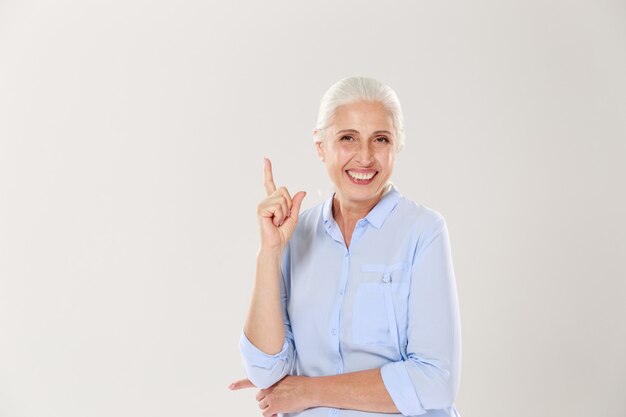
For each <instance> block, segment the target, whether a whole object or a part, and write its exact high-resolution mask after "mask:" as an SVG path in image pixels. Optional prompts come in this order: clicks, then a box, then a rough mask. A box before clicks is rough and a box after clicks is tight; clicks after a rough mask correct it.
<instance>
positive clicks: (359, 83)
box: [313, 77, 404, 151]
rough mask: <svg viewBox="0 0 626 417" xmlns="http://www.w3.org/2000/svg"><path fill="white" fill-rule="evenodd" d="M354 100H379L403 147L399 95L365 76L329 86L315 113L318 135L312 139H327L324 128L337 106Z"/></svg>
mask: <svg viewBox="0 0 626 417" xmlns="http://www.w3.org/2000/svg"><path fill="white" fill-rule="evenodd" d="M355 101H372V102H378V103H381V104H382V105H383V106H384V107H385V108H386V109H387V111H388V112H389V113H390V114H391V118H392V120H393V127H394V130H395V136H396V140H397V141H398V148H397V149H398V151H400V149H402V147H403V146H404V117H403V116H402V107H401V106H400V100H398V96H397V95H396V93H395V92H394V91H393V90H392V89H391V87H389V86H387V85H385V84H383V83H381V82H380V81H378V80H375V79H373V78H368V77H348V78H343V79H341V80H339V81H337V82H336V83H335V84H333V85H331V86H330V88H329V89H328V90H326V93H324V95H323V96H322V100H321V101H320V109H319V113H318V116H317V124H316V126H315V129H317V135H314V137H313V139H314V141H315V142H321V141H323V140H324V139H325V138H326V129H327V128H328V127H329V126H330V125H331V123H332V121H333V117H334V115H335V111H336V110H337V108H338V107H339V106H342V105H344V104H348V103H352V102H355Z"/></svg>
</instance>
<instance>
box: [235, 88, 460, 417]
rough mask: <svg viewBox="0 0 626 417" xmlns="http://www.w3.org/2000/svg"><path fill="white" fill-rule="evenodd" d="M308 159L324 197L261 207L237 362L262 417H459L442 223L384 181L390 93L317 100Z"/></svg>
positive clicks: (394, 148)
mask: <svg viewBox="0 0 626 417" xmlns="http://www.w3.org/2000/svg"><path fill="white" fill-rule="evenodd" d="M313 136H314V139H315V148H316V150H317V154H318V156H319V158H320V159H321V160H322V161H323V162H324V164H325V165H326V169H327V171H328V174H329V175H330V178H331V180H332V182H333V183H334V185H335V191H334V192H333V194H332V195H331V196H329V197H328V198H327V199H326V201H324V202H323V203H321V204H318V205H316V206H314V207H312V208H310V209H308V210H304V211H303V212H302V213H300V206H301V203H302V200H303V198H304V197H305V192H303V191H300V192H298V193H296V194H295V195H293V197H292V196H291V195H290V193H289V192H288V191H287V189H286V188H285V187H280V188H277V187H276V185H275V184H274V179H273V176H272V167H271V163H270V161H269V160H267V159H266V160H265V188H266V191H267V198H265V199H264V200H263V201H262V202H261V203H260V204H259V206H258V209H257V214H258V220H259V224H260V234H261V243H260V247H259V250H258V252H257V264H256V280H255V285H254V290H253V294H252V300H251V304H250V310H249V313H248V316H247V319H246V322H245V325H244V328H243V332H242V334H241V340H240V351H241V355H242V358H243V363H244V367H245V370H246V373H247V376H248V379H245V380H241V381H237V382H235V383H233V384H231V386H230V388H231V389H240V388H247V387H253V386H256V387H259V388H261V390H260V391H259V392H258V395H257V397H256V399H257V401H258V403H259V407H260V409H261V410H262V411H261V412H262V414H263V416H266V417H269V416H275V415H278V414H281V413H282V415H284V416H296V415H297V416H302V417H304V416H307V417H313V416H324V417H328V416H331V417H332V416H337V415H342V416H346V417H352V416H354V417H356V416H383V415H385V416H388V415H389V413H396V415H405V416H417V415H423V416H431V417H435V416H437V417H439V416H458V415H459V414H458V413H457V411H456V408H455V405H454V399H455V396H456V393H457V391H458V387H459V376H460V351H461V338H460V336H461V332H460V319H459V309H458V301H457V291H456V284H455V279H454V270H453V266H452V258H451V251H450V242H449V236H448V230H447V227H446V221H445V219H444V217H443V216H442V215H441V214H440V213H438V212H437V211H435V210H433V209H431V208H429V207H427V206H425V205H423V204H419V203H415V202H413V201H411V200H409V199H408V198H406V197H405V196H403V195H402V194H400V192H399V191H398V190H397V188H396V187H395V186H394V185H393V183H391V182H390V177H391V174H392V172H393V168H394V163H395V160H396V155H397V153H398V151H399V150H400V149H401V148H402V146H403V143H404V134H403V118H402V112H401V107H400V103H399V101H398V98H397V96H396V94H395V93H394V92H393V90H391V88H389V87H388V86H386V85H384V84H382V83H380V82H378V81H376V80H374V79H371V78H363V77H352V78H346V79H343V80H340V81H339V82H337V83H336V84H334V85H333V86H331V87H330V89H329V90H328V91H327V92H326V93H325V94H324V96H323V98H322V101H321V105H320V111H319V117H318V122H317V127H316V128H315V129H314V130H313Z"/></svg>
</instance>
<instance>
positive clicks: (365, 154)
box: [358, 141, 374, 166]
mask: <svg viewBox="0 0 626 417" xmlns="http://www.w3.org/2000/svg"><path fill="white" fill-rule="evenodd" d="M358 162H360V163H361V164H362V165H365V166H367V165H371V164H372V162H374V152H373V150H372V148H371V146H370V144H369V143H368V142H367V141H364V142H363V143H362V144H361V148H360V149H359V154H358Z"/></svg>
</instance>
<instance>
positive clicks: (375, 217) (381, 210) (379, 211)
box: [322, 182, 401, 229]
mask: <svg viewBox="0 0 626 417" xmlns="http://www.w3.org/2000/svg"><path fill="white" fill-rule="evenodd" d="M334 197H335V193H333V194H331V196H330V197H328V198H327V199H326V201H324V205H323V206H322V215H323V218H324V224H325V225H326V226H327V227H328V226H330V225H331V224H332V223H336V222H335V219H334V218H333V215H332V207H333V205H332V203H333V198H334ZM400 197H401V195H400V192H399V191H398V189H397V188H396V186H395V185H393V183H391V182H389V190H388V191H387V192H386V193H385V194H384V195H383V196H382V198H381V199H380V201H379V202H378V203H376V205H375V206H374V207H373V208H372V209H371V210H370V212H369V213H368V214H367V216H365V219H366V220H367V221H368V222H369V223H370V224H371V225H372V226H374V227H375V228H377V229H380V227H381V226H382V225H383V223H384V222H385V219H387V216H388V215H389V213H391V210H393V208H394V207H395V206H396V204H397V203H398V200H400Z"/></svg>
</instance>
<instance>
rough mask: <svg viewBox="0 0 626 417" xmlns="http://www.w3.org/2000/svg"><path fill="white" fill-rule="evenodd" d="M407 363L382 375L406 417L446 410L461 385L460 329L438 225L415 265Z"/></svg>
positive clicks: (444, 236) (444, 232) (445, 239)
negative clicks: (434, 410) (430, 411)
mask: <svg viewBox="0 0 626 417" xmlns="http://www.w3.org/2000/svg"><path fill="white" fill-rule="evenodd" d="M407 337H408V344H407V350H406V353H407V360H404V361H398V362H391V363H388V364H386V365H384V366H383V367H382V368H381V375H382V378H383V381H384V383H385V386H386V388H387V390H388V391H389V394H390V395H391V397H392V398H393V400H394V403H395V404H396V406H397V407H398V409H399V410H400V412H401V413H402V414H404V415H419V414H424V413H426V411H427V410H432V409H441V408H447V407H450V406H451V405H452V404H453V403H454V399H455V397H456V393H457V391H458V387H459V382H460V366H461V363H460V361H461V327H460V317H459V307H458V299H457V290H456V283H455V278H454V269H453V266H452V255H451V250H450V240H449V236H448V229H447V226H446V222H445V220H444V219H443V218H441V219H440V220H439V222H438V223H437V225H436V226H435V227H434V228H433V231H432V232H431V233H429V235H428V237H427V238H426V239H425V241H424V243H423V244H421V245H419V246H418V248H417V252H416V254H415V256H414V259H413V266H412V276H411V292H410V295H409V321H408V329H407Z"/></svg>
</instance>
